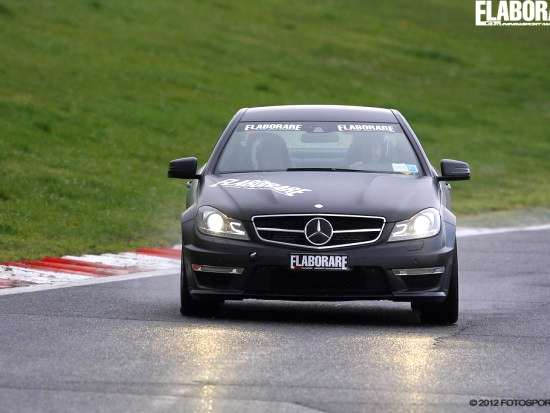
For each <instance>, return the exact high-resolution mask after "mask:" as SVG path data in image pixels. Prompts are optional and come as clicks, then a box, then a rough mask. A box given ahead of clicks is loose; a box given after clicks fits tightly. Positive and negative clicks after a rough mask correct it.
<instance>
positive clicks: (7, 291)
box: [0, 269, 179, 296]
mask: <svg viewBox="0 0 550 413" xmlns="http://www.w3.org/2000/svg"><path fill="white" fill-rule="evenodd" d="M178 272H179V269H178V271H167V270H161V271H149V272H143V273H136V274H127V275H112V276H110V277H101V278H91V279H90V280H84V281H76V282H74V281H69V282H60V283H56V284H40V285H31V286H28V287H15V288H5V289H0V296H2V295H13V294H23V293H32V292H36V291H47V290H56V289H58V288H68V287H82V286H86V285H94V284H106V283H111V282H117V281H127V280H138V279H140V278H149V277H162V276H165V275H172V274H177V273H178Z"/></svg>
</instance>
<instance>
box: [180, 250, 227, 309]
mask: <svg viewBox="0 0 550 413" xmlns="http://www.w3.org/2000/svg"><path fill="white" fill-rule="evenodd" d="M187 270H188V268H187V267H186V262H185V259H184V258H183V256H182V258H181V275H180V303H181V307H180V313H181V315H184V316H189V315H201V314H208V313H212V312H213V311H215V310H216V309H217V308H218V306H219V305H220V304H222V303H223V301H224V300H222V299H218V298H216V297H212V298H210V297H204V298H201V299H198V298H194V297H193V296H192V295H191V294H190V293H189V284H188V282H187V275H186V271H187Z"/></svg>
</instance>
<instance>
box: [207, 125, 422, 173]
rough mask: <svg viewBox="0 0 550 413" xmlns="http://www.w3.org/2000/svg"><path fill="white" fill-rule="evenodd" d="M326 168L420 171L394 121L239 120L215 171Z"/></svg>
mask: <svg viewBox="0 0 550 413" xmlns="http://www.w3.org/2000/svg"><path fill="white" fill-rule="evenodd" d="M289 170H291V171H292V170H311V171H315V170H329V171H357V172H378V173H399V174H405V175H419V174H421V167H420V164H419V162H418V158H417V156H416V154H415V152H414V150H413V148H412V146H411V144H410V142H409V140H408V139H407V137H406V136H405V134H404V133H403V130H402V129H401V127H400V126H399V125H398V124H393V123H361V122H269V123H267V122H242V123H240V124H239V125H238V126H237V128H236V129H235V131H234V132H233V134H232V135H231V137H230V138H229V141H228V142H227V144H226V145H225V148H224V149H223V152H222V154H221V157H220V159H219V161H218V165H217V168H216V172H217V173H233V172H267V171H289Z"/></svg>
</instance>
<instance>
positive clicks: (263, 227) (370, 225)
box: [252, 214, 386, 250]
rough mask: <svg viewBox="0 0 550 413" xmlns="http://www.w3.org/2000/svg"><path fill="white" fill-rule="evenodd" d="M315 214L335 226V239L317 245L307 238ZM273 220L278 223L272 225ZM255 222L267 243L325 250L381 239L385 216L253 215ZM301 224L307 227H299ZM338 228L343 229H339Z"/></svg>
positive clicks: (261, 237) (260, 236) (256, 229)
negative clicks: (306, 232)
mask: <svg viewBox="0 0 550 413" xmlns="http://www.w3.org/2000/svg"><path fill="white" fill-rule="evenodd" d="M315 217H319V218H324V219H326V220H328V221H329V222H330V223H331V224H332V225H333V226H334V231H333V236H332V239H331V240H330V242H329V243H328V244H327V245H322V246H315V245H312V244H311V243H310V242H309V241H308V240H307V239H306V236H305V223H306V222H307V221H308V220H310V219H312V218H315ZM285 218H286V219H285ZM273 223H275V224H276V225H271V224H273ZM252 224H253V226H254V230H255V231H256V235H257V236H258V238H259V239H260V240H262V241H263V242H265V243H269V244H278V245H286V246H292V247H299V248H307V249H314V250H326V249H333V248H342V247H350V246H356V245H365V244H372V243H374V242H376V241H378V240H379V239H380V236H381V235H382V232H383V230H384V227H385V225H386V219H385V218H384V217H376V216H369V215H343V214H277V215H257V216H254V217H252ZM285 226H287V228H285ZM300 226H302V228H304V229H298V228H299V227H300ZM289 227H290V228H289ZM339 227H340V228H343V229H338V228H339Z"/></svg>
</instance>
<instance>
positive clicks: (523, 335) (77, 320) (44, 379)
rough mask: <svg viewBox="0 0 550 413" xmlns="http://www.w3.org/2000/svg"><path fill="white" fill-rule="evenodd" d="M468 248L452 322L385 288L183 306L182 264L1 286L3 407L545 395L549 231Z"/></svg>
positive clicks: (429, 403) (423, 402)
mask: <svg viewBox="0 0 550 413" xmlns="http://www.w3.org/2000/svg"><path fill="white" fill-rule="evenodd" d="M459 248H460V253H461V256H460V265H461V268H460V282H461V285H460V287H461V291H460V297H461V317H460V319H459V322H458V323H457V325H454V326H450V327H441V326H422V325H420V324H419V323H418V319H417V317H416V316H415V315H414V314H413V313H412V312H411V311H410V307H409V305H408V304H406V303H389V302H387V303H386V302H359V303H357V302H355V303H354V302H350V303H293V302H279V301H277V302H261V301H245V302H229V303H227V304H226V305H224V306H223V307H222V309H221V310H220V311H219V312H218V313H217V314H216V315H214V316H212V317H204V318H183V317H181V316H180V314H179V311H178V277H177V275H174V276H166V277H156V278H146V279H139V280H132V281H122V282H114V283H109V284H99V285H94V286H85V287H72V288H65V289H59V290H52V291H43V292H35V293H26V294H19V295H11V296H1V297H0V326H1V327H0V388H1V389H0V410H3V411H66V410H78V411H82V412H86V411H106V410H109V411H121V412H125V411H147V412H149V411H174V410H176V411H177V410H180V411H193V410H194V411H204V412H210V411H220V410H227V411H239V412H243V411H244V412H246V411H289V412H294V411H297V412H298V411H329V412H332V411H334V412H337V411H346V412H354V411H368V410H370V411H373V410H375V409H376V410H387V411H394V410H396V409H401V408H405V409H407V410H418V411H430V410H433V411H441V410H442V409H443V408H447V409H449V408H450V409H454V410H464V411H472V410H473V411H476V410H478V409H479V408H477V409H472V408H471V407H470V406H469V401H470V399H480V398H496V399H502V398H506V399H513V398H518V399H532V398H539V399H540V398H544V399H550V390H549V389H550V374H549V373H548V372H549V371H550V231H533V232H517V233H508V234H500V235H490V236H476V237H471V238H463V239H461V240H460V241H459ZM480 410H482V409H480ZM507 410H508V411H512V410H514V409H507ZM521 410H522V411H527V409H521ZM537 410H538V411H542V410H544V409H537Z"/></svg>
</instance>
